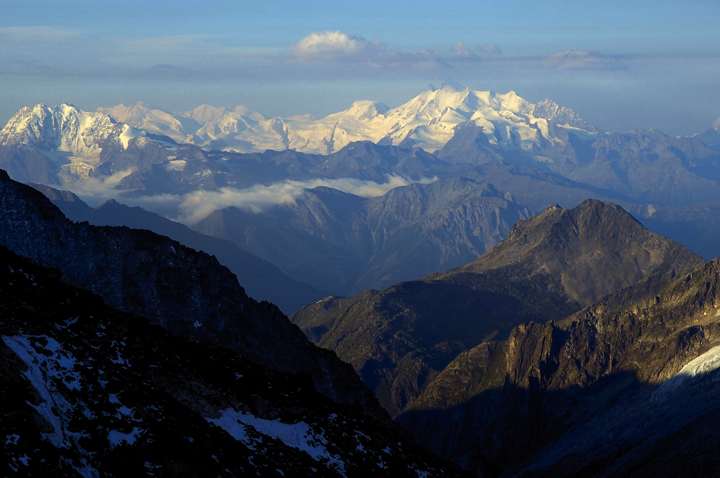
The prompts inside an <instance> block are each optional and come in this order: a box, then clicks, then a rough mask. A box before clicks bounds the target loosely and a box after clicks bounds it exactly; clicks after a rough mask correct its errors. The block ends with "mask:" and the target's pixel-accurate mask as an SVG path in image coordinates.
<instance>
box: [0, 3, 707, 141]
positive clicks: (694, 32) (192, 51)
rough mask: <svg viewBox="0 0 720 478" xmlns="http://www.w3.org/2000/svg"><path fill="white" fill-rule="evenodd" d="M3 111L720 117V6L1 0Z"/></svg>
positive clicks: (690, 120) (646, 120)
mask: <svg viewBox="0 0 720 478" xmlns="http://www.w3.org/2000/svg"><path fill="white" fill-rule="evenodd" d="M0 12H1V14H0V121H4V120H5V119H7V117H9V116H10V115H11V114H12V112H13V111H15V110H16V109H17V108H18V107H19V106H20V105H22V104H27V103H35V102H47V103H57V102H61V101H65V102H70V103H74V104H76V105H78V106H80V107H84V108H88V109H91V108H95V107H97V106H99V105H109V104H114V103H119V102H124V103H134V102H135V101H139V100H142V101H144V102H145V103H146V104H148V105H151V106H156V107H160V108H163V109H167V110H170V111H182V110H185V109H189V108H190V107H192V106H194V105H196V104H200V103H211V104H222V105H231V104H238V103H241V104H245V105H247V106H249V107H251V108H253V109H256V110H259V111H261V112H263V113H266V114H272V115H289V114H297V113H305V112H309V113H312V114H316V115H319V114H324V113H328V112H331V111H335V110H338V109H342V108H344V107H346V106H347V104H348V103H349V102H351V101H352V100H354V99H360V98H367V99H374V100H379V101H383V102H385V103H387V104H389V105H394V104H398V103H400V102H402V101H404V100H406V99H408V98H409V97H411V96H413V95H415V94H416V93H418V92H419V91H420V90H422V89H425V88H427V87H428V85H438V84H441V83H443V82H453V83H457V84H461V85H467V86H470V87H474V88H482V89H493V90H498V91H506V90H510V89H513V90H516V91H517V92H518V93H519V94H521V95H522V96H525V97H528V98H529V99H531V100H537V99H541V98H544V97H550V98H552V99H555V100H556V101H558V102H560V103H562V104H565V105H567V106H570V107H573V108H575V109H576V110H578V111H579V112H580V113H581V114H582V115H583V116H585V117H586V118H587V119H588V120H590V121H591V122H593V123H595V124H597V125H598V126H600V127H603V128H608V129H631V128H649V127H652V128H660V129H664V130H666V131H669V132H673V133H679V134H685V133H690V132H694V131H699V130H701V129H704V128H706V127H708V126H709V125H710V124H711V123H712V122H713V121H714V120H715V119H716V118H717V117H718V116H720V94H718V84H720V28H718V27H717V24H718V20H720V2H718V1H717V0H712V1H710V0H693V1H688V2H680V1H673V2H671V1H662V0H656V1H653V2H650V1H642V0H634V1H624V2H620V1H604V2H580V1H576V2H569V1H554V0H543V1H538V0H536V1H512V0H506V1H502V2H501V1H472V2H470V1H467V2H464V1H463V2H459V1H450V0H445V1H440V0H436V1H432V2H431V1H412V2H409V1H408V2H404V1H392V2H390V1H387V0H386V1H368V0H365V1H362V2H359V1H354V2H349V1H345V2H340V1H335V2H326V1H302V2H298V1H262V2H260V1H258V2H255V1H253V2H250V1H233V2H229V1H228V2H213V1H202V2H201V1H192V2H191V1H179V0H175V1H172V2H170V1H152V2H148V1H143V2H140V1H134V0H131V1H127V0H126V1H123V2H110V1H97V0H95V1H72V0H64V1H62V2H58V1H32V0H23V1H15V0H0Z"/></svg>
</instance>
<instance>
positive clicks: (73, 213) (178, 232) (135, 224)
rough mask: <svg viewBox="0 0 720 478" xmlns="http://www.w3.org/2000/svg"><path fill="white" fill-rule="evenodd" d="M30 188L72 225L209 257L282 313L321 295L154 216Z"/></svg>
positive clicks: (232, 247) (253, 258)
mask: <svg viewBox="0 0 720 478" xmlns="http://www.w3.org/2000/svg"><path fill="white" fill-rule="evenodd" d="M32 186H33V187H34V188H35V189H38V190H39V191H40V192H42V193H43V194H44V195H45V196H47V197H48V199H50V200H51V201H52V202H53V204H55V205H56V206H57V207H59V208H60V210H61V211H62V212H63V213H64V214H65V216H67V217H68V218H69V219H72V220H73V221H76V222H79V221H87V222H89V223H90V224H93V225H96V226H127V227H131V228H133V229H146V230H149V231H152V232H155V233H157V234H160V235H163V236H167V237H169V238H171V239H174V240H176V241H178V242H180V243H182V244H184V245H186V246H189V247H192V248H193V249H197V250H200V251H203V252H207V253H208V254H210V255H213V256H215V257H216V258H217V259H218V260H219V261H220V263H222V264H223V265H225V266H226V267H227V268H228V269H230V271H232V272H233V273H234V274H235V275H236V276H237V278H238V280H239V282H240V283H241V284H242V285H243V287H244V288H245V290H246V291H247V292H248V294H249V295H250V296H252V297H255V298H258V299H263V300H267V301H269V302H272V303H273V304H275V305H277V306H278V307H280V308H281V309H282V310H283V311H284V312H286V313H293V312H295V311H296V310H298V309H299V308H300V307H302V306H304V305H306V304H309V303H311V302H313V301H314V300H316V299H317V298H319V297H322V296H323V293H322V292H318V291H317V290H315V289H313V288H312V287H310V286H309V285H307V284H303V283H302V282H298V281H296V280H293V279H291V278H290V277H288V276H287V275H285V274H284V273H283V272H282V271H280V270H279V269H278V268H277V267H276V266H274V265H273V264H271V263H269V262H267V261H265V260H263V259H260V258H259V257H256V256H254V255H252V254H249V253H247V252H245V251H244V250H242V249H240V248H239V247H238V246H237V245H235V244H233V243H232V242H229V241H224V240H222V239H217V238H214V237H210V236H206V235H203V234H200V233H198V232H195V231H193V230H192V229H190V228H189V227H187V226H185V225H183V224H180V223H177V222H174V221H171V220H169V219H165V218H164V217H162V216H160V215H158V214H155V213H152V212H149V211H146V210H144V209H142V208H139V207H129V206H125V205H123V204H120V203H118V202H117V201H113V200H111V201H107V202H105V203H104V204H102V205H101V206H100V207H98V208H91V207H90V206H88V205H87V204H85V203H84V202H83V201H82V200H81V199H80V198H78V197H77V196H76V195H74V194H72V193H70V192H67V191H59V190H56V189H53V188H50V187H48V186H43V185H35V184H34V185H32Z"/></svg>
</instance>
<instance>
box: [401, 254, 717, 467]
mask: <svg viewBox="0 0 720 478" xmlns="http://www.w3.org/2000/svg"><path fill="white" fill-rule="evenodd" d="M718 344H720V263H718V262H711V263H708V264H706V265H704V266H701V267H699V268H698V269H696V270H695V271H693V272H691V273H687V274H683V275H681V276H679V277H677V278H676V279H674V280H671V281H667V282H663V281H661V280H657V279H655V280H648V281H645V282H643V283H641V284H639V285H638V286H636V287H633V288H630V289H626V290H623V291H621V292H618V293H616V294H613V295H610V296H608V297H607V298H605V299H603V300H602V301H600V302H598V303H597V304H595V305H593V306H590V307H587V308H585V309H583V310H582V311H579V312H577V313H576V314H573V315H571V316H570V317H568V318H566V319H563V320H560V321H557V322H549V323H545V324H523V325H520V326H518V327H516V328H514V329H513V330H512V332H511V333H510V335H509V337H508V338H507V339H506V340H503V341H495V342H484V343H481V344H479V345H478V346H476V347H474V348H472V349H470V350H468V351H467V352H465V353H463V354H461V355H459V356H458V357H457V358H456V359H455V360H454V361H453V362H452V363H450V365H448V367H446V369H445V370H443V371H442V372H441V373H440V374H438V376H437V377H436V378H435V379H434V380H433V382H432V383H431V384H430V385H428V387H427V388H426V389H425V391H424V392H423V394H422V395H421V396H420V397H419V398H418V399H417V400H416V401H415V402H414V403H413V404H412V405H411V406H410V407H409V409H408V411H407V412H406V413H405V414H403V415H402V416H401V417H399V421H400V422H401V423H402V424H404V425H405V426H407V427H408V428H409V429H411V430H413V432H414V433H415V435H416V436H418V437H422V440H423V441H424V442H425V443H426V444H427V445H428V446H430V447H431V448H433V449H435V450H436V451H438V452H440V453H442V454H444V455H445V456H448V457H451V458H453V459H454V460H456V461H458V462H460V463H462V464H464V465H465V466H467V467H470V468H474V469H475V470H477V471H478V472H480V473H481V474H482V473H485V474H489V475H492V474H499V473H500V472H504V473H510V474H513V473H520V474H538V475H548V476H563V475H577V474H584V475H604V474H607V475H612V474H613V473H620V474H622V473H628V472H630V471H631V470H632V471H633V473H634V472H635V471H637V473H638V474H640V475H652V473H653V470H654V471H655V472H658V473H659V474H660V475H662V476H671V475H673V474H675V473H681V472H682V471H683V467H684V466H685V463H686V464H687V466H688V468H687V470H686V471H690V470H695V472H697V470H703V469H705V470H714V471H715V472H717V470H718V466H719V464H718V463H717V462H716V460H715V462H714V464H713V460H708V458H707V455H706V454H707V453H708V451H709V449H711V448H713V447H716V446H717V443H718V437H717V436H715V435H713V434H712V432H711V431H709V430H708V429H707V427H705V426H704V424H703V417H706V418H707V417H713V416H716V415H717V413H718V411H719V410H720V405H719V404H720V402H718V400H717V399H718V394H719V393H720V387H718V386H717V369H718V365H720V361H717V356H718V352H717V351H718V350H719V349H715V348H714V347H716V346H718ZM682 430H685V431H686V434H684V433H683V432H682ZM701 436H705V437H707V438H708V440H709V441H708V442H705V443H703V440H702V439H701V438H700V437H701ZM713 436H715V438H714V439H711V438H712V437H713ZM685 440H688V441H690V442H692V443H694V445H693V446H694V449H693V448H689V447H688V446H687V443H686V442H685ZM656 460H660V462H664V463H665V464H666V466H665V465H664V466H665V469H663V467H659V466H657V465H656V464H654V463H655V462H656ZM693 467H695V468H693ZM708 467H709V468H708ZM691 474H692V473H691Z"/></svg>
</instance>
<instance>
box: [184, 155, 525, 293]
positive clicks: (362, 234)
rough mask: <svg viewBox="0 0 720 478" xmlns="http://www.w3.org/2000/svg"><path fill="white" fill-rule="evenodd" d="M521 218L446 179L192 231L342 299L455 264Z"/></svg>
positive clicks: (220, 221)
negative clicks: (238, 248)
mask: <svg viewBox="0 0 720 478" xmlns="http://www.w3.org/2000/svg"><path fill="white" fill-rule="evenodd" d="M343 151H345V150H343ZM341 153H342V152H341ZM527 215H528V212H527V210H526V209H525V208H523V207H520V206H519V205H517V204H516V203H514V202H513V201H512V200H509V199H507V198H505V197H503V195H502V194H501V193H499V192H498V191H497V190H496V189H495V188H494V187H493V186H492V185H489V184H487V183H483V182H479V181H475V180H471V179H467V178H455V179H447V180H443V179H441V180H438V181H435V182H433V183H432V184H413V185H410V186H406V187H399V188H396V189H393V190H391V191H390V192H388V193H386V194H384V195H383V196H380V197H375V198H361V197H359V196H355V195H352V194H346V193H342V192H340V191H337V190H334V189H330V188H316V189H312V190H308V191H305V192H304V193H303V194H302V195H301V196H300V197H299V198H297V199H296V200H295V202H294V203H292V204H288V205H281V206H276V207H273V208H270V209H268V210H266V211H263V212H262V213H260V214H258V213H256V212H248V211H244V210H241V209H237V208H229V209H223V210H220V211H216V212H215V213H213V214H211V215H210V216H209V217H207V218H206V219H205V220H203V221H202V222H200V223H199V224H197V225H196V226H195V227H196V228H197V229H198V230H201V231H203V232H205V233H207V234H210V235H213V236H217V237H222V238H225V239H229V240H232V241H234V242H236V243H237V244H239V245H240V246H241V247H242V248H244V249H246V250H248V251H250V252H252V253H254V254H256V255H258V256H260V257H263V258H265V259H267V260H271V261H273V262H274V263H275V264H277V265H279V266H280V267H281V268H282V269H283V270H284V271H286V272H287V273H288V274H290V275H291V276H292V277H295V278H302V280H303V281H307V282H308V283H310V284H312V285H314V286H315V287H317V288H319V289H323V290H330V291H333V292H334V293H336V294H346V293H352V292H356V291H359V290H362V289H364V288H368V287H380V286H387V285H390V284H393V283H396V282H398V281H401V280H408V279H414V278H416V277H422V276H423V275H426V274H429V273H431V272H436V271H440V270H447V269H449V268H452V267H456V266H459V265H461V264H464V263H466V262H468V261H469V260H471V259H473V258H475V257H477V256H478V255H480V254H482V253H483V252H485V250H487V249H488V248H489V247H491V246H493V245H494V244H496V243H497V242H498V241H500V240H501V239H502V238H504V237H505V236H506V235H507V232H508V231H509V230H510V227H511V226H512V224H514V223H515V222H516V221H517V220H518V219H522V218H525V217H527Z"/></svg>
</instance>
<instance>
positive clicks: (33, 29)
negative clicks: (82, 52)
mask: <svg viewBox="0 0 720 478" xmlns="http://www.w3.org/2000/svg"><path fill="white" fill-rule="evenodd" d="M78 37H79V33H78V32H75V31H72V30H66V29H64V28H56V27H49V26H44V25H35V26H6V27H0V41H3V42H38V43H40V42H57V41H63V40H68V39H73V38H78Z"/></svg>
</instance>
